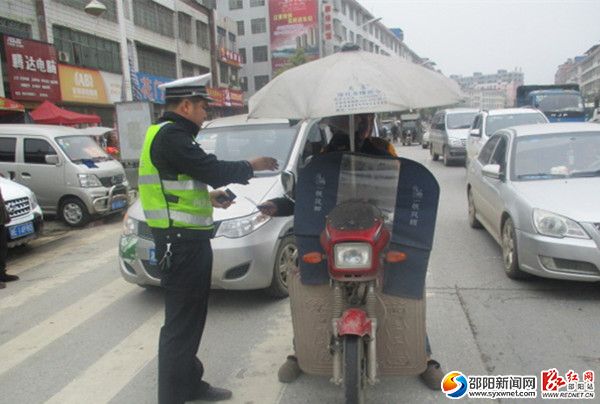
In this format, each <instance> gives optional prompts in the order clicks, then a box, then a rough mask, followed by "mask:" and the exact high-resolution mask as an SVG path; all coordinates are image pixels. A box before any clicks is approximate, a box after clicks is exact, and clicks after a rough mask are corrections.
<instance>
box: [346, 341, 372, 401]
mask: <svg viewBox="0 0 600 404" xmlns="http://www.w3.org/2000/svg"><path fill="white" fill-rule="evenodd" d="M364 347H365V345H364V342H363V340H362V338H361V337H359V336H357V335H346V336H345V337H344V395H345V402H346V404H363V403H364V402H365V386H366V377H367V375H366V358H365V349H364Z"/></svg>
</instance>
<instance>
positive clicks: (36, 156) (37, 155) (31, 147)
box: [24, 139, 56, 164]
mask: <svg viewBox="0 0 600 404" xmlns="http://www.w3.org/2000/svg"><path fill="white" fill-rule="evenodd" d="M24 149H25V153H24V157H25V158H24V160H25V163H34V164H48V163H46V154H54V155H56V150H54V149H53V148H52V146H50V143H48V142H46V141H45V140H44V139H25V146H24Z"/></svg>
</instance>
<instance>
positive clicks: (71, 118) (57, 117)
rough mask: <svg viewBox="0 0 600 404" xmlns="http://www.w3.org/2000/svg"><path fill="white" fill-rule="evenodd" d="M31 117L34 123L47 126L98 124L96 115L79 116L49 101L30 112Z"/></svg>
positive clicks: (98, 119)
mask: <svg viewBox="0 0 600 404" xmlns="http://www.w3.org/2000/svg"><path fill="white" fill-rule="evenodd" d="M31 117H32V118H33V120H34V121H35V122H36V123H43V124H48V125H77V124H81V123H95V124H99V123H100V117H99V116H98V115H93V114H92V115H87V114H79V113H77V112H73V111H69V110H67V109H63V108H60V107H57V106H56V105H54V104H53V103H51V102H50V101H44V102H43V103H42V104H41V105H40V106H39V107H37V108H36V109H35V110H33V111H31Z"/></svg>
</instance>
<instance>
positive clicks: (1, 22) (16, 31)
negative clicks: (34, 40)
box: [0, 17, 31, 39]
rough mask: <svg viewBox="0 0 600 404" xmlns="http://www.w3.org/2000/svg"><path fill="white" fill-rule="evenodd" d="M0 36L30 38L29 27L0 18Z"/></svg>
mask: <svg viewBox="0 0 600 404" xmlns="http://www.w3.org/2000/svg"><path fill="white" fill-rule="evenodd" d="M0 34H4V35H12V36H17V37H19V38H26V39H28V38H31V25H29V24H23V23H22V22H18V21H13V20H9V19H8V18H3V17H0Z"/></svg>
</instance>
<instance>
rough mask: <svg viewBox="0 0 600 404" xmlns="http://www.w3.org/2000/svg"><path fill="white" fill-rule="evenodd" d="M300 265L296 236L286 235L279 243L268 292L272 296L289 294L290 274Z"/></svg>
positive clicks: (277, 296)
mask: <svg viewBox="0 0 600 404" xmlns="http://www.w3.org/2000/svg"><path fill="white" fill-rule="evenodd" d="M297 267H298V247H296V240H295V238H294V236H285V237H284V238H282V239H281V242H280V243H279V248H278V249H277V254H276V255H275V265H273V280H272V281H271V286H269V287H268V288H267V289H266V292H267V294H268V295H270V296H271V297H275V298H278V299H280V298H284V297H287V296H288V274H289V273H290V271H292V270H294V269H296V268H297Z"/></svg>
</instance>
